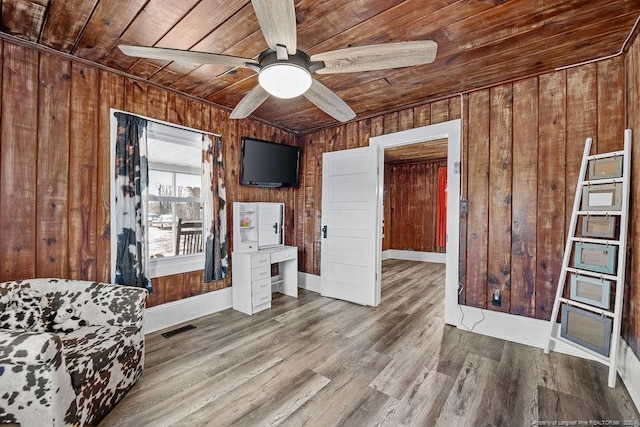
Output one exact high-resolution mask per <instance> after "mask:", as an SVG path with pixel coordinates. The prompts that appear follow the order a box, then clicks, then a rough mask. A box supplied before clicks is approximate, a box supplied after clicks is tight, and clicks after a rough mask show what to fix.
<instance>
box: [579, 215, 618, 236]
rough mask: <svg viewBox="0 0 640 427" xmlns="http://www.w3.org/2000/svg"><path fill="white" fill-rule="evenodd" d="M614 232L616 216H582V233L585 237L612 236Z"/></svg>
mask: <svg viewBox="0 0 640 427" xmlns="http://www.w3.org/2000/svg"><path fill="white" fill-rule="evenodd" d="M615 232H616V217H613V216H585V217H583V218H582V235H583V236H585V237H603V238H609V239H611V238H613V237H614V236H615Z"/></svg>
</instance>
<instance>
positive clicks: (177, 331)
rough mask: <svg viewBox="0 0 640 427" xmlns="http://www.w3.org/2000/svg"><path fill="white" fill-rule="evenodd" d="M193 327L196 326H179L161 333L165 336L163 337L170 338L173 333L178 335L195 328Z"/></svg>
mask: <svg viewBox="0 0 640 427" xmlns="http://www.w3.org/2000/svg"><path fill="white" fill-rule="evenodd" d="M195 328H196V327H195V326H193V325H187V326H181V327H179V328H176V329H174V330H172V331H168V332H164V333H162V336H163V337H165V338H171V337H172V336H174V335H178V334H181V333H183V332H187V331H190V330H191V329H195Z"/></svg>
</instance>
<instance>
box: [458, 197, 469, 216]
mask: <svg viewBox="0 0 640 427" xmlns="http://www.w3.org/2000/svg"><path fill="white" fill-rule="evenodd" d="M465 212H469V201H468V200H467V199H462V200H460V213H465Z"/></svg>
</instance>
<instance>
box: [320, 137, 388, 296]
mask: <svg viewBox="0 0 640 427" xmlns="http://www.w3.org/2000/svg"><path fill="white" fill-rule="evenodd" d="M377 180H378V157H377V148H376V147H364V148H356V149H353V150H343V151H334V152H329V153H324V154H323V156H322V233H321V242H322V246H321V254H320V256H321V264H320V290H321V293H322V295H323V296H327V297H331V298H337V299H342V300H346V301H351V302H355V303H358V304H363V305H371V306H377V305H378V304H379V303H380V282H379V277H378V274H377V272H378V268H377V264H378V259H377V258H378V250H377V249H378V247H377V242H378V240H379V239H378V235H379V232H380V226H379V224H378V220H377V210H376V203H377V190H378V184H377Z"/></svg>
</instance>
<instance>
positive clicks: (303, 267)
mask: <svg viewBox="0 0 640 427" xmlns="http://www.w3.org/2000/svg"><path fill="white" fill-rule="evenodd" d="M460 105H461V99H460V97H459V96H457V97H454V98H451V99H445V100H442V101H437V102H433V103H429V104H425V105H421V106H419V107H415V108H411V109H407V110H403V111H400V112H394V113H388V114H385V115H382V116H376V117H373V118H370V119H365V120H360V121H356V122H352V123H347V124H345V125H342V126H337V127H334V128H330V129H325V130H321V131H318V132H313V133H309V134H305V135H300V136H299V137H298V139H299V144H300V146H301V147H302V152H303V154H302V157H303V165H304V166H303V167H302V170H303V175H302V176H301V184H300V188H299V190H298V206H301V207H303V208H301V209H300V210H299V211H298V217H297V218H298V219H297V222H298V224H297V233H298V237H297V240H298V242H304V243H303V244H300V245H299V246H298V256H299V257H298V266H299V269H300V271H303V272H306V273H311V274H320V257H321V254H320V228H321V226H322V225H321V224H320V222H321V221H320V220H321V208H322V153H325V152H330V151H337V150H345V149H348V148H357V147H364V146H367V145H368V144H369V138H370V137H373V136H379V135H384V134H388V133H393V132H397V131H401V130H405V129H412V128H416V127H420V126H425V125H428V124H431V123H441V122H445V121H447V120H454V119H459V118H460V111H461V108H460Z"/></svg>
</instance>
